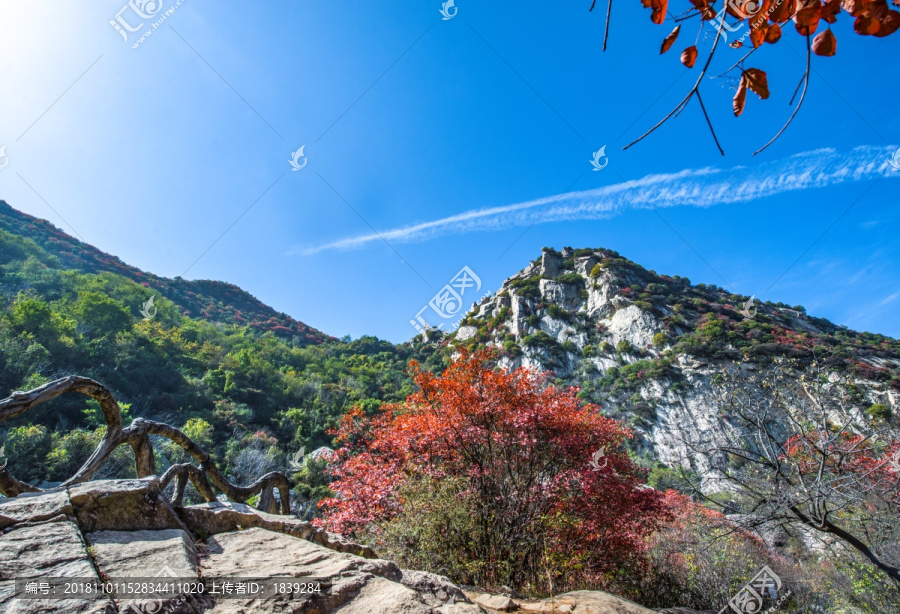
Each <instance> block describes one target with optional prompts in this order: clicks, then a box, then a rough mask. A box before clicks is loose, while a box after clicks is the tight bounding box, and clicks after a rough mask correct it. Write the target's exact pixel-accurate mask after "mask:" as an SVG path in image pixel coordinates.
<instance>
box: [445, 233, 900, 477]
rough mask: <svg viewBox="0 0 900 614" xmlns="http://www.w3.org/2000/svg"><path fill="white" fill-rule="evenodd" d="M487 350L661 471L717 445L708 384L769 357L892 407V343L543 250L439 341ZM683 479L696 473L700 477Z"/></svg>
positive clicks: (895, 356)
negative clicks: (693, 442)
mask: <svg viewBox="0 0 900 614" xmlns="http://www.w3.org/2000/svg"><path fill="white" fill-rule="evenodd" d="M450 343H451V344H452V345H453V346H457V347H458V346H466V347H469V348H475V347H490V348H494V349H496V350H498V351H499V354H500V360H499V362H500V365H501V366H502V367H505V368H509V369H514V368H517V367H521V366H524V367H533V368H537V369H540V370H544V371H551V372H553V373H554V374H555V376H556V378H557V380H559V381H561V382H562V383H564V384H576V385H579V386H581V388H582V393H581V394H582V396H583V397H584V398H586V399H588V400H591V401H593V402H596V403H599V404H601V405H602V406H603V407H604V411H605V412H606V413H607V414H609V415H611V416H612V417H615V418H619V419H622V420H624V421H625V422H626V423H628V424H629V426H631V427H632V428H633V429H634V430H635V432H636V442H637V444H638V446H639V447H640V448H641V449H642V450H643V451H645V452H648V453H649V454H650V455H651V456H652V457H654V458H657V459H659V460H660V461H662V462H663V463H664V464H667V465H669V466H672V465H673V464H675V463H677V462H679V459H685V458H691V457H693V458H692V462H696V463H699V464H702V463H703V458H702V457H698V456H696V455H692V454H690V453H689V450H688V449H687V448H686V447H685V445H684V444H683V441H682V440H683V437H682V436H681V435H682V434H684V433H694V434H701V435H702V437H703V438H704V439H706V440H712V441H720V442H723V441H725V440H726V439H727V437H728V433H727V432H726V430H725V424H724V423H723V420H722V419H721V416H719V414H718V407H717V403H716V402H715V400H714V398H713V391H712V389H711V383H712V380H713V376H714V375H716V374H717V373H718V372H720V371H721V369H722V368H724V367H725V366H727V365H731V364H732V363H733V361H740V362H742V363H743V367H742V368H745V369H748V370H759V369H767V368H769V367H770V366H771V365H772V361H773V359H775V358H776V357H779V358H781V357H787V358H796V359H798V360H800V361H803V360H808V359H809V358H810V357H811V348H816V349H817V351H820V353H821V354H824V353H831V356H830V358H829V359H828V360H829V363H828V364H829V365H830V367H831V368H832V369H833V370H834V373H835V375H836V377H842V378H845V379H847V380H865V381H866V384H867V386H866V388H867V389H868V390H869V393H870V394H871V398H869V400H868V402H870V403H882V404H885V405H887V406H888V407H892V408H897V407H898V405H900V343H898V342H897V341H896V340H894V339H890V338H887V337H884V336H881V335H872V334H868V333H857V332H854V331H850V330H847V329H845V328H841V327H838V326H835V325H834V324H832V323H831V322H829V321H827V320H824V319H821V318H815V317H811V316H808V315H806V313H805V310H804V309H803V308H802V307H799V306H797V307H790V306H788V305H784V304H781V303H777V304H776V303H765V304H760V303H759V302H758V301H755V300H754V299H753V298H752V297H746V296H739V295H735V294H732V293H730V292H728V291H726V290H724V289H722V288H718V287H716V286H712V285H705V284H697V285H693V284H691V282H690V281H689V280H688V279H686V278H683V277H679V276H677V275H676V276H668V275H660V274H657V273H656V272H654V271H649V270H647V269H644V268H643V267H641V266H640V265H637V264H635V263H633V262H630V261H628V260H626V259H624V258H622V257H621V256H620V255H619V254H617V253H616V252H613V251H611V250H606V249H579V250H573V249H571V248H565V249H563V250H562V251H556V250H553V249H549V248H545V249H544V250H543V253H542V254H541V257H540V258H538V259H537V260H534V261H533V262H532V263H531V264H530V266H528V267H526V268H525V269H524V270H522V271H520V272H519V273H517V274H516V275H514V276H512V277H510V278H509V279H507V280H506V281H505V282H503V285H502V287H501V288H500V290H499V291H498V292H497V293H495V294H494V295H493V296H491V297H488V298H486V299H484V300H483V301H482V302H481V303H480V304H479V305H477V306H476V307H475V308H474V309H473V311H471V312H470V313H469V315H468V316H467V317H466V318H465V319H464V320H463V321H462V323H461V326H460V327H459V328H458V329H457V331H456V332H455V333H453V335H452V336H451V337H450ZM692 468H693V469H695V470H697V471H698V472H699V473H702V471H703V467H700V466H694V467H692Z"/></svg>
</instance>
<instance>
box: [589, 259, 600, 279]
mask: <svg viewBox="0 0 900 614" xmlns="http://www.w3.org/2000/svg"><path fill="white" fill-rule="evenodd" d="M601 271H603V267H602V266H600V264H599V263H598V264H595V265H594V267H593V268H592V269H591V279H597V278H598V277H600V272H601Z"/></svg>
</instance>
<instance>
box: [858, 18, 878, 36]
mask: <svg viewBox="0 0 900 614" xmlns="http://www.w3.org/2000/svg"><path fill="white" fill-rule="evenodd" d="M880 27H881V24H880V23H879V22H878V20H877V19H872V18H871V17H866V16H865V15H860V16H859V17H857V18H856V21H854V22H853V30H854V31H855V32H856V33H857V34H862V35H864V36H869V35H872V34H875V33H876V32H878V29H879V28H880Z"/></svg>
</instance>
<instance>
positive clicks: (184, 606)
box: [85, 529, 211, 614]
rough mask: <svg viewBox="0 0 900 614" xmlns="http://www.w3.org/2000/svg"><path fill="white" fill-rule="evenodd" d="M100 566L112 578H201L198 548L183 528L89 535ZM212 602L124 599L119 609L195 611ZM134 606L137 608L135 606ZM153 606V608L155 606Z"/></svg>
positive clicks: (171, 612)
mask: <svg viewBox="0 0 900 614" xmlns="http://www.w3.org/2000/svg"><path fill="white" fill-rule="evenodd" d="M85 539H86V540H87V543H88V545H90V546H91V552H92V554H93V557H94V562H95V563H96V565H97V568H98V569H99V570H100V571H101V572H102V573H103V574H104V576H106V577H109V578H181V579H197V578H199V575H198V573H197V572H198V563H199V561H198V559H197V550H196V548H195V547H194V542H193V540H192V539H191V537H190V536H189V535H188V534H187V533H185V532H184V531H182V530H181V529H164V530H161V531H97V532H94V533H88V534H87V535H85ZM210 605H211V602H210V601H207V600H197V599H193V598H191V599H159V600H120V601H119V609H120V610H121V611H123V612H127V611H128V608H129V607H131V608H132V610H134V609H137V610H139V611H160V609H161V610H163V611H166V612H167V614H194V613H199V612H203V611H205V609H206V608H207V607H208V606H210ZM132 606H133V607H132ZM151 606H152V607H151Z"/></svg>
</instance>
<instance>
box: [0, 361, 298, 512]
mask: <svg viewBox="0 0 900 614" xmlns="http://www.w3.org/2000/svg"><path fill="white" fill-rule="evenodd" d="M67 392H80V393H81V394H84V395H86V396H89V397H90V398H92V399H96V400H97V401H98V402H99V403H100V407H101V409H102V410H103V416H104V417H105V418H106V424H107V429H106V433H105V434H104V435H103V439H101V440H100V444H99V445H98V446H97V449H96V450H94V453H93V454H91V457H90V458H88V459H87V461H85V463H84V465H82V466H81V468H80V469H79V470H78V472H77V473H76V474H75V475H73V476H72V477H70V478H69V479H68V480H66V481H65V482H63V483H62V486H72V485H73V484H79V483H81V482H86V481H87V480H89V479H91V476H93V475H94V474H95V473H96V472H97V470H98V469H100V467H101V466H102V465H103V463H104V462H105V461H106V459H107V458H108V457H109V455H110V454H112V452H113V450H115V449H116V448H117V447H119V446H120V445H122V444H128V445H130V446H131V449H132V451H133V452H134V462H135V468H136V471H137V475H138V477H139V478H143V477H147V476H150V475H153V474H154V473H155V472H156V465H155V459H154V455H153V446H152V445H151V443H150V435H159V436H162V437H166V438H167V439H170V440H171V441H174V442H175V443H176V444H178V445H179V446H181V447H182V448H183V449H184V450H185V451H186V452H187V453H188V454H190V455H191V456H192V457H193V458H194V460H196V461H197V463H198V465H197V466H194V465H191V464H189V463H184V464H179V465H173V466H171V467H169V468H168V469H167V470H166V472H165V473H164V474H163V475H162V478H161V480H160V481H161V483H162V486H163V487H165V486H167V485H168V484H169V482H171V481H172V480H173V479H174V480H175V492H174V494H173V496H172V505H174V506H178V507H180V506H181V504H182V500H183V498H184V489H185V487H186V486H187V483H188V482H190V483H191V484H193V485H194V488H196V489H197V492H198V493H200V496H202V497H203V498H204V499H205V500H206V501H214V500H215V499H216V496H215V493H214V492H213V489H212V486H210V482H212V485H213V486H215V487H216V488H218V489H219V491H221V492H222V493H224V494H225V495H226V496H227V497H228V498H229V499H230V500H232V501H236V502H239V503H244V502H246V501H247V499H249V498H250V497H252V496H254V495H256V494H259V502H258V504H257V508H258V509H260V510H263V511H266V512H272V513H277V511H278V502H277V501H276V500H275V489H276V488H277V489H278V494H279V497H280V499H281V513H282V514H290V499H289V491H290V482H289V481H288V479H287V477H286V476H285V475H284V474H283V473H281V472H278V471H273V472H271V473H267V474H266V475H264V476H262V477H260V478H259V479H257V480H256V481H255V482H253V483H252V484H250V485H248V486H235V485H234V484H232V483H231V482H229V481H228V480H227V479H226V478H225V476H224V475H222V472H221V471H219V469H218V467H216V465H215V463H213V462H212V460H211V459H210V457H209V454H207V453H206V451H204V450H203V448H201V447H200V446H198V445H197V444H196V443H195V442H194V441H193V440H191V438H190V437H188V436H187V435H185V434H184V433H182V432H181V431H179V430H178V429H176V428H175V427H173V426H169V425H168V424H163V423H161V422H153V421H152V420H144V419H142V418H138V419H136V420H134V421H133V422H132V423H131V425H130V426H128V427H125V428H123V427H122V416H121V414H120V413H119V404H118V403H117V402H116V399H115V397H113V395H112V393H111V392H110V391H109V390H108V389H107V388H106V387H105V386H104V385H103V384H100V383H99V382H96V381H94V380H92V379H89V378H87V377H80V376H77V375H71V376H69V377H64V378H61V379H58V380H55V381H52V382H49V383H47V384H44V385H43V386H40V387H38V388H35V389H34V390H29V391H28V392H14V393H12V394H11V395H10V396H9V397H7V398H5V399H3V400H2V401H0V422H4V421H5V420H9V419H10V418H14V417H16V416H19V415H20V414H23V413H25V412H26V411H28V410H29V409H32V408H33V407H35V406H37V405H40V404H41V403H44V402H46V401H49V400H50V399H53V398H55V397H57V396H59V395H61V394H66V393H67ZM25 492H42V490H41V489H40V488H37V487H35V486H32V485H31V484H28V483H26V482H22V481H20V480H17V479H16V478H15V477H13V476H12V475H11V474H10V473H9V472H8V471H7V470H6V468H5V467H0V493H2V494H3V495H5V496H7V497H15V496H18V495H20V494H22V493H25Z"/></svg>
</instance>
